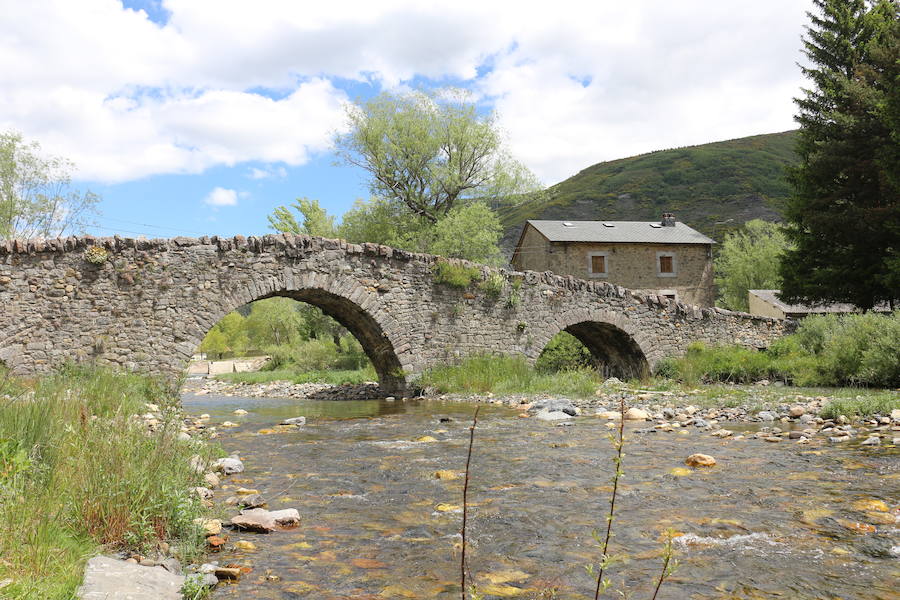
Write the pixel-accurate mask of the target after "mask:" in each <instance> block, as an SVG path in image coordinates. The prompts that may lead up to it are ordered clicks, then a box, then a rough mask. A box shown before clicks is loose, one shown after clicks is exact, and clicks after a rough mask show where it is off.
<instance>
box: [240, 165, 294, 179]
mask: <svg viewBox="0 0 900 600" xmlns="http://www.w3.org/2000/svg"><path fill="white" fill-rule="evenodd" d="M247 177H249V178H250V179H270V178H278V179H283V178H285V177H287V169H285V168H284V167H275V166H269V167H265V168H263V169H260V168H258V167H251V168H250V171H249V172H248V173H247Z"/></svg>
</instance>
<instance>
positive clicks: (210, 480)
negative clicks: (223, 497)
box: [203, 472, 220, 489]
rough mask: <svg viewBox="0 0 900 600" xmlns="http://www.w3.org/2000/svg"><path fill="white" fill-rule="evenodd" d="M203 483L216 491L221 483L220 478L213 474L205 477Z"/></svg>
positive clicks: (207, 474)
mask: <svg viewBox="0 0 900 600" xmlns="http://www.w3.org/2000/svg"><path fill="white" fill-rule="evenodd" d="M203 481H204V482H205V483H206V485H207V487H210V488H212V489H216V488H217V487H219V483H220V482H219V476H218V475H216V474H215V473H212V472H210V473H206V474H205V475H203Z"/></svg>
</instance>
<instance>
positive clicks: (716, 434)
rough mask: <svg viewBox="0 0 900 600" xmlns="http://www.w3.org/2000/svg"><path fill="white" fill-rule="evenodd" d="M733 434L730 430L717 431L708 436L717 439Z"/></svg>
mask: <svg viewBox="0 0 900 600" xmlns="http://www.w3.org/2000/svg"><path fill="white" fill-rule="evenodd" d="M733 433H734V432H733V431H731V430H730V429H717V430H716V431H713V432H712V433H711V434H710V435H712V436H713V437H717V438H726V437H729V436H731V435H732V434H733Z"/></svg>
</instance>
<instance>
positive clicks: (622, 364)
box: [536, 310, 659, 378]
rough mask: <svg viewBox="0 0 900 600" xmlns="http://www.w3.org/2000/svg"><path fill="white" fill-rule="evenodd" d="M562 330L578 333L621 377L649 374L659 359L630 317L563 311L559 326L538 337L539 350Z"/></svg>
mask: <svg viewBox="0 0 900 600" xmlns="http://www.w3.org/2000/svg"><path fill="white" fill-rule="evenodd" d="M561 331H565V332H567V333H570V334H571V335H573V336H575V337H576V338H577V339H578V341H580V342H581V343H582V344H584V345H585V347H587V349H588V350H590V352H591V354H592V355H593V356H594V358H595V359H597V360H598V362H601V363H603V364H604V365H605V366H606V368H607V369H608V371H609V375H613V376H616V377H622V378H632V377H644V376H646V375H649V374H650V371H651V367H652V365H653V364H654V363H655V362H656V360H658V358H659V357H658V356H657V352H654V351H653V350H652V347H651V345H650V344H649V343H648V340H647V338H646V336H645V335H644V334H643V333H642V332H641V331H640V330H639V329H638V328H637V326H636V325H635V324H634V323H633V322H632V321H631V320H630V319H628V318H627V317H625V316H622V315H620V314H616V313H612V312H609V311H604V310H576V311H572V312H569V313H564V314H563V315H560V316H559V317H558V318H557V320H556V326H555V327H554V328H550V329H549V330H548V331H544V332H543V333H542V335H541V336H540V337H539V338H538V339H537V340H536V341H537V344H536V346H537V351H538V352H539V353H540V352H541V351H543V349H544V348H545V347H546V346H547V344H548V343H549V342H550V340H551V339H553V337H554V336H555V335H556V334H558V333H559V332H561Z"/></svg>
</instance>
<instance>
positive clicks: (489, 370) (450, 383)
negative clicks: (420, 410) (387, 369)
mask: <svg viewBox="0 0 900 600" xmlns="http://www.w3.org/2000/svg"><path fill="white" fill-rule="evenodd" d="M420 383H421V384H422V386H424V387H427V388H432V389H434V390H436V391H437V392H440V393H460V394H486V393H488V392H490V393H494V394H541V393H546V394H559V395H563V396H573V397H580V398H583V397H587V396H591V395H592V394H593V393H594V392H595V391H596V389H597V386H599V385H600V384H601V383H603V378H602V376H601V375H600V374H599V373H598V372H597V371H593V370H590V369H586V368H581V369H572V370H566V371H556V372H542V371H540V370H536V369H534V368H532V367H529V366H528V364H527V363H526V362H525V359H523V358H518V357H515V358H514V357H507V356H475V357H472V358H468V359H466V360H465V361H463V362H462V363H461V364H459V365H455V366H446V367H438V368H435V369H431V370H429V371H426V372H425V373H424V374H423V375H422V378H421V380H420Z"/></svg>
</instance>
